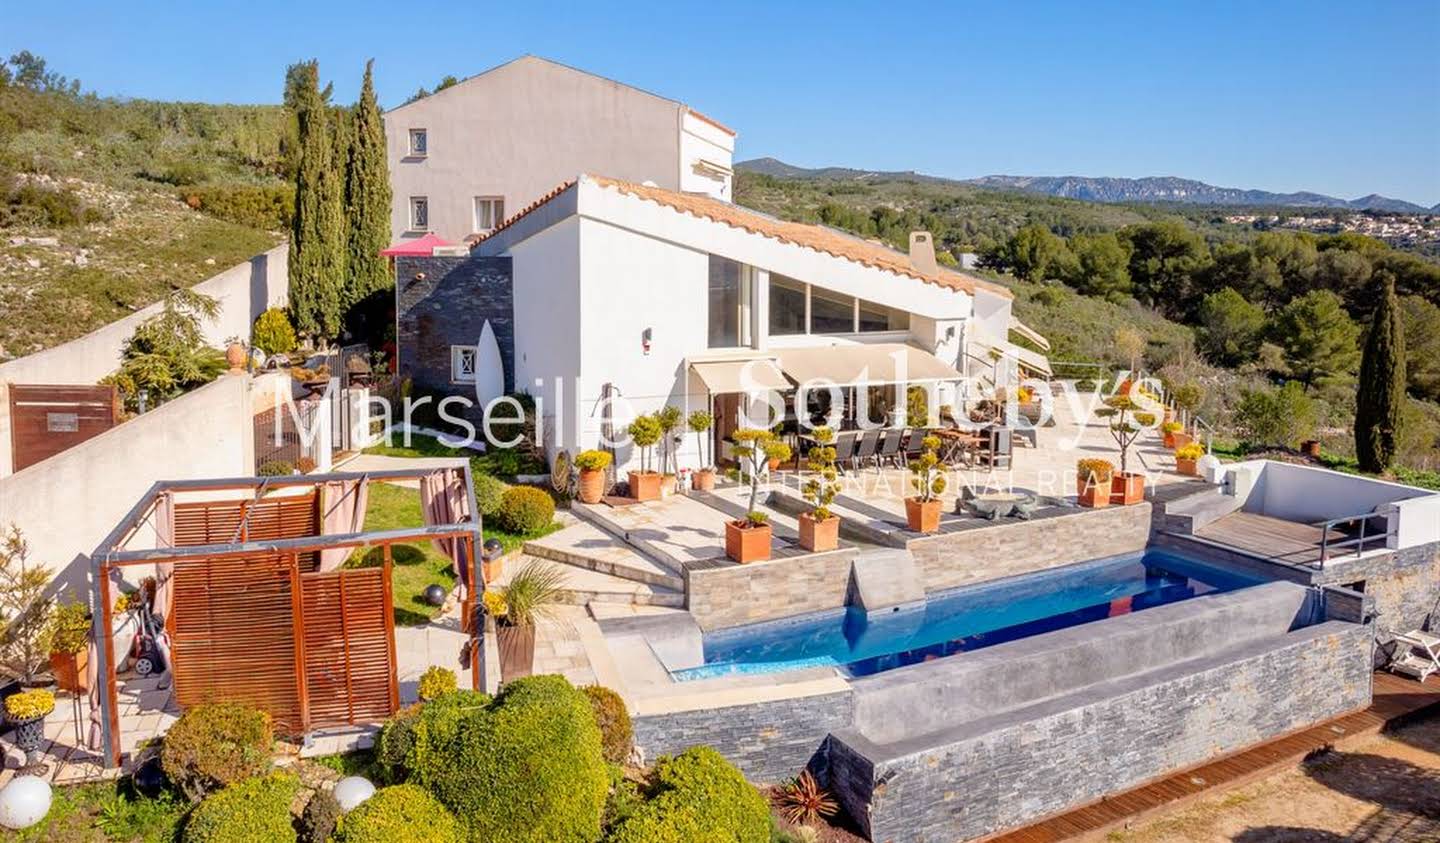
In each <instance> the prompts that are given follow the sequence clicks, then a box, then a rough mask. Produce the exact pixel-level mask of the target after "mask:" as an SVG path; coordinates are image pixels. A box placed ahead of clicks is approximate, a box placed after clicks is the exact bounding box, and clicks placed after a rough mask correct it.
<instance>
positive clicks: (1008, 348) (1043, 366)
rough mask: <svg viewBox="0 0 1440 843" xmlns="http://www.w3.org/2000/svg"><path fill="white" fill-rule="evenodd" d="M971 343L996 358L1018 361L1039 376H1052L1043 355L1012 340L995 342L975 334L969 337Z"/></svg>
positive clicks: (1048, 364) (1047, 359) (1046, 359)
mask: <svg viewBox="0 0 1440 843" xmlns="http://www.w3.org/2000/svg"><path fill="white" fill-rule="evenodd" d="M970 342H971V344H972V345H974V346H977V347H979V348H980V349H982V350H984V351H986V352H989V353H991V354H992V355H993V356H995V357H996V358H997V359H998V358H999V357H1009V358H1011V359H1013V360H1015V362H1017V363H1019V364H1020V366H1021V368H1024V369H1027V370H1029V371H1030V372H1031V373H1033V374H1037V375H1040V376H1041V377H1045V378H1048V377H1053V376H1054V372H1052V371H1051V369H1050V360H1049V358H1047V357H1046V356H1045V355H1043V354H1040V353H1039V352H1036V351H1031V350H1030V349H1028V348H1025V347H1023V346H1018V345H1016V344H1015V343H1013V342H997V341H995V340H993V339H991V338H989V337H986V336H981V335H975V336H972V337H971V338H970Z"/></svg>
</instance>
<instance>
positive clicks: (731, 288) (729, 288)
mask: <svg viewBox="0 0 1440 843" xmlns="http://www.w3.org/2000/svg"><path fill="white" fill-rule="evenodd" d="M709 305H710V312H709V321H710V347H711V348H737V347H739V346H748V345H749V344H750V279H749V273H748V272H746V271H745V267H744V266H743V265H742V264H740V263H739V262H738V261H732V260H729V259H726V258H721V257H716V256H715V255H711V256H710V293H709Z"/></svg>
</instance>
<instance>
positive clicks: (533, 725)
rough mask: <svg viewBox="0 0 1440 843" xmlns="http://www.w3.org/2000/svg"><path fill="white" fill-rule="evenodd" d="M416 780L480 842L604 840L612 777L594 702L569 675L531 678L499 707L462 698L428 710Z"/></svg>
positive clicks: (413, 758) (416, 753)
mask: <svg viewBox="0 0 1440 843" xmlns="http://www.w3.org/2000/svg"><path fill="white" fill-rule="evenodd" d="M407 761H408V763H409V765H410V768H411V770H412V773H411V780H412V781H413V782H414V783H416V784H420V785H422V786H424V787H426V788H427V789H428V790H430V792H431V793H433V794H435V796H436V798H438V799H439V800H440V801H441V802H442V803H444V805H445V806H446V807H447V808H449V809H450V810H451V811H452V812H454V814H455V816H456V817H458V818H459V819H460V821H461V823H462V824H464V825H465V827H466V831H467V833H468V835H469V838H470V839H471V840H477V841H491V840H504V841H506V843H594V841H595V840H598V839H599V838H600V831H601V829H600V818H601V812H602V811H603V809H604V806H605V796H606V792H607V791H608V789H609V776H608V774H607V772H606V767H605V760H604V757H603V756H602V754H601V749H600V729H599V728H598V727H597V726H596V725H595V717H594V715H593V714H592V713H591V709H590V703H589V701H588V700H587V699H586V697H585V695H584V694H582V693H580V692H579V691H578V690H576V689H575V688H574V687H572V686H571V685H570V683H569V682H567V681H565V679H564V677H561V676H554V675H549V676H529V677H526V678H524V679H517V680H515V681H514V682H511V683H509V684H508V685H506V686H505V690H504V691H503V692H501V694H500V696H498V697H496V698H495V699H494V700H493V701H491V700H489V699H488V698H486V697H485V695H483V694H477V693H474V692H469V691H457V692H456V693H453V694H446V695H445V696H443V697H441V698H440V699H438V700H436V701H435V702H432V703H427V704H426V705H425V707H424V708H423V709H422V710H421V713H420V722H419V723H418V724H417V726H416V728H415V745H414V746H413V747H412V749H411V751H410V754H409V756H408V758H407Z"/></svg>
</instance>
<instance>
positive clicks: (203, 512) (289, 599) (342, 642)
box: [90, 464, 484, 767]
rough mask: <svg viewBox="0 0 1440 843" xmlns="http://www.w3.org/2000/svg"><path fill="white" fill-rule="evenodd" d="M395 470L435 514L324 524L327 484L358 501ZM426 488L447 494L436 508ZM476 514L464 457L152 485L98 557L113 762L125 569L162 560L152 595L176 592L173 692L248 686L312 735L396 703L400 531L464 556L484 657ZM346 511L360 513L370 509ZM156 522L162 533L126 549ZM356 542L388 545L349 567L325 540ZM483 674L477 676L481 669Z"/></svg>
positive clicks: (172, 597) (200, 695) (103, 681)
mask: <svg viewBox="0 0 1440 843" xmlns="http://www.w3.org/2000/svg"><path fill="white" fill-rule="evenodd" d="M397 480H413V481H419V485H420V487H421V488H420V490H419V491H417V494H420V495H422V511H426V512H427V513H429V514H427V520H428V521H430V522H432V523H430V524H428V525H427V526H417V527H407V528H402V529H395V530H383V531H370V532H366V531H364V530H363V529H349V530H347V531H345V532H333V531H332V532H331V534H328V535H326V534H324V532H325V525H326V523H327V514H326V512H325V507H326V502H327V499H328V498H330V497H333V496H334V495H335V494H336V493H337V492H339V491H342V490H347V489H348V490H350V492H347V494H348V493H355V494H356V495H357V497H356V500H358V501H361V502H362V503H363V501H364V500H365V492H364V490H365V489H366V488H368V484H369V483H372V482H390V481H397ZM461 484H463V486H461ZM427 490H428V491H427ZM436 490H439V491H438V492H437V491H436ZM427 494H429V495H430V496H431V498H432V499H433V498H434V496H435V495H436V494H443V496H444V497H445V498H446V500H444V501H441V502H440V503H439V505H438V506H437V507H433V508H429V509H427V504H426V501H425V498H424V496H425V495H427ZM330 503H331V505H332V506H336V505H338V504H336V503H335V502H334V501H330ZM358 508H359V509H361V510H363V506H360V507H358ZM434 512H439V513H441V514H440V515H438V516H436V515H434ZM478 512H479V510H478V508H477V507H476V505H475V493H474V487H473V486H472V484H471V476H470V468H469V466H468V464H466V465H456V466H454V467H445V468H436V467H433V466H430V467H425V468H417V469H400V470H387V471H370V472H337V473H331V474H323V475H314V474H312V475H293V476H285V477H237V478H226V479H203V480H178V481H162V482H158V483H156V484H154V485H153V486H151V487H150V489H149V490H148V491H147V492H146V493H145V495H144V496H143V497H142V498H141V499H140V501H139V502H138V503H136V504H135V506H134V507H132V508H131V510H130V511H129V513H127V514H126V515H125V517H124V518H122V519H121V521H120V523H119V524H117V525H116V526H115V529H114V530H112V531H111V532H110V534H109V535H108V536H106V537H105V539H104V540H103V541H102V542H101V543H100V545H99V546H98V547H97V548H96V549H95V552H94V553H93V554H91V557H90V562H91V573H92V581H91V595H92V605H93V610H94V611H93V621H92V624H93V627H92V640H93V641H94V642H95V645H94V647H95V653H94V656H93V658H94V660H95V664H96V676H97V679H98V681H97V682H96V683H95V685H96V687H95V689H94V690H92V692H91V694H92V697H91V700H92V706H93V704H94V703H96V702H98V711H99V722H98V725H99V732H100V737H101V741H100V743H101V746H100V749H102V752H103V755H102V761H103V763H104V764H105V766H109V767H115V766H119V765H120V762H121V758H120V756H121V743H120V716H119V700H118V691H117V688H116V678H115V672H116V665H115V659H114V658H113V653H114V649H113V646H114V641H113V638H114V617H113V615H114V605H115V594H114V587H113V584H112V581H111V577H112V576H113V575H115V574H116V573H117V572H118V571H119V570H121V569H124V568H128V567H132V566H144V565H153V566H155V569H156V577H155V578H156V584H157V585H156V602H157V604H160V603H162V600H161V598H160V595H161V594H164V595H165V600H166V601H168V603H169V604H171V605H172V606H173V610H172V611H167V608H169V607H167V606H166V605H159V606H157V609H158V611H160V612H162V613H163V614H164V622H165V628H166V630H167V632H168V633H169V635H170V638H171V644H172V650H171V653H170V659H169V661H170V664H169V665H168V669H169V670H171V672H172V674H171V675H172V681H173V682H174V688H175V694H176V701H177V702H178V703H180V704H181V705H182V706H183V705H186V704H189V703H190V702H194V701H197V700H199V699H205V700H211V699H215V700H221V699H246V700H250V701H252V702H256V704H259V705H261V706H262V707H266V708H267V709H270V710H271V711H272V715H274V716H275V717H276V722H277V725H280V726H282V727H287V728H289V729H290V730H291V731H292V732H296V733H305V732H308V731H310V730H311V729H312V728H315V727H319V726H325V725H335V724H338V723H346V722H348V723H352V724H353V723H357V722H369V721H370V720H373V719H381V718H383V716H385V715H387V714H388V713H392V712H393V711H394V710H395V709H396V708H398V706H399V700H398V683H397V679H396V673H395V638H394V620H393V612H392V608H391V596H390V571H391V566H392V564H393V558H392V550H391V548H392V546H393V545H394V544H396V543H403V542H415V541H435V542H442V543H443V547H444V548H445V553H446V555H448V556H450V558H451V559H453V560H455V569H456V573H457V574H459V575H460V579H461V581H462V582H463V583H465V592H464V594H463V597H464V603H463V605H464V607H465V611H464V621H465V626H466V627H467V631H468V632H469V633H470V640H469V647H470V648H471V650H470V654H471V659H472V661H471V664H472V665H478V663H479V659H480V653H479V643H480V640H479V634H480V630H479V629H478V625H476V624H473V623H470V617H469V614H470V611H471V608H472V607H473V606H474V597H475V594H476V593H478V591H479V590H480V589H482V588H483V582H484V580H483V578H482V569H481V565H480V559H479V554H478V553H477V552H476V551H477V549H478V548H479V547H480V545H481V543H482V536H481V525H480V518H479V515H478ZM350 523H351V525H352V526H354V527H360V526H363V511H361V512H360V513H359V514H358V515H354V516H353V518H352V520H351V522H350ZM147 525H149V526H151V527H153V528H154V530H155V535H156V537H157V538H156V541H155V542H154V545H155V546H153V547H146V548H140V549H128V545H129V544H130V543H131V542H132V541H134V540H136V538H137V536H138V535H140V534H142V532H143V531H144V529H145V528H146V527H147ZM358 547H371V548H378V549H380V550H381V553H382V555H383V564H382V565H381V566H380V567H367V568H357V569H339V567H338V564H339V563H338V562H336V561H334V560H336V559H337V555H336V554H327V551H340V552H341V553H340V554H338V556H340V557H343V556H348V551H350V550H352V549H354V548H358ZM320 560H331V561H329V562H328V563H327V564H329V565H330V566H332V568H333V569H332V570H323V569H320V570H317V569H316V568H317V566H320V564H321V563H320ZM322 567H323V566H322ZM307 621H308V623H307ZM307 655H308V656H309V658H307ZM227 660H229V661H230V663H226V662H227ZM212 661H213V662H215V663H209V662H212ZM237 663H239V665H240V667H241V668H242V669H238V670H237V669H236V668H237ZM473 673H474V675H475V677H476V681H477V682H478V677H479V670H478V669H477V670H474V671H473ZM281 674H286V675H281ZM97 692H98V700H97V699H96V696H97ZM182 695H183V696H184V697H186V698H185V699H182ZM277 710H278V713H277ZM95 719H96V718H95V714H94V713H93V712H92V715H91V720H92V723H94V722H95Z"/></svg>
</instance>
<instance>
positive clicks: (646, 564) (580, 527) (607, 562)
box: [524, 522, 685, 591]
mask: <svg viewBox="0 0 1440 843" xmlns="http://www.w3.org/2000/svg"><path fill="white" fill-rule="evenodd" d="M524 550H525V552H526V553H528V554H530V555H531V556H538V557H540V558H542V559H549V560H552V561H554V562H560V563H562V564H565V565H571V566H574V567H576V568H584V569H587V570H590V571H598V572H599V573H602V574H609V575H610V576H612V577H619V578H621V579H627V580H633V581H635V582H639V583H645V584H646V585H658V586H662V587H664V588H668V589H671V590H674V591H683V590H684V589H685V579H684V578H683V577H680V576H678V575H676V574H675V572H673V571H671V570H670V569H669V568H667V567H665V566H663V565H660V564H658V563H656V562H652V561H651V560H650V559H648V558H646V557H645V556H643V555H641V554H640V553H639V552H638V551H637V550H635V548H633V547H631V546H630V545H629V543H627V542H626V541H624V540H623V539H620V538H617V537H615V536H614V535H611V534H610V533H608V532H606V531H604V530H601V529H600V528H599V527H596V526H595V525H594V524H590V523H584V522H581V523H576V524H572V525H571V526H569V527H565V528H564V529H561V530H557V531H555V532H553V533H551V534H550V535H548V536H544V537H543V538H539V539H534V540H532V541H528V542H526V543H525V547H524Z"/></svg>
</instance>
